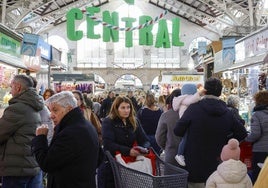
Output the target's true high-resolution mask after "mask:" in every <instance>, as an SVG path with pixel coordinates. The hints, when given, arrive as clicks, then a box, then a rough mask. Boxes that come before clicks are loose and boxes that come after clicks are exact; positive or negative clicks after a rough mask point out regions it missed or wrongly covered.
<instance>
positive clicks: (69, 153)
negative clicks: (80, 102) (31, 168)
mask: <svg viewBox="0 0 268 188" xmlns="http://www.w3.org/2000/svg"><path fill="white" fill-rule="evenodd" d="M32 145H33V152H34V154H35V157H36V160H37V162H38V164H39V165H40V167H41V169H42V170H43V171H45V172H48V188H74V187H75V188H95V187H96V182H95V174H96V168H97V161H98V151H99V143H98V135H97V132H96V130H95V128H94V127H93V125H91V124H90V123H89V122H88V121H87V120H85V118H84V115H83V113H82V111H81V110H80V109H79V108H78V107H77V108H75V109H73V110H71V111H70V112H69V113H67V114H66V115H65V116H64V118H63V119H62V120H61V122H60V124H59V125H57V126H56V127H55V133H54V136H53V138H52V141H51V144H50V146H49V147H48V144H47V139H46V136H44V135H39V136H37V137H35V138H34V139H33V141H32Z"/></svg>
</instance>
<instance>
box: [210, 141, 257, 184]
mask: <svg viewBox="0 0 268 188" xmlns="http://www.w3.org/2000/svg"><path fill="white" fill-rule="evenodd" d="M239 158H240V148H239V142H238V140H236V139H233V138H232V139H230V140H229V141H228V144H227V145H225V146H224V147H223V148H222V151H221V160H222V161H223V162H222V163H221V164H220V165H219V166H218V167H217V170H216V171H215V172H213V173H212V174H211V175H210V176H209V178H208V179H207V182H206V188H219V187H220V188H228V187H239V188H252V182H251V179H250V178H249V176H248V174H247V166H246V165H245V164H244V163H242V162H241V161H240V160H239Z"/></svg>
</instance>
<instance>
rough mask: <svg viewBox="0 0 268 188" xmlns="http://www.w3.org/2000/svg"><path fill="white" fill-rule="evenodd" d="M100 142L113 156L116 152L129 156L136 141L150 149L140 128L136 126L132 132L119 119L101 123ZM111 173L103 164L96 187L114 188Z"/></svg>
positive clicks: (108, 167) (107, 119)
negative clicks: (101, 141)
mask: <svg viewBox="0 0 268 188" xmlns="http://www.w3.org/2000/svg"><path fill="white" fill-rule="evenodd" d="M102 140H103V147H104V150H108V151H110V153H111V154H112V155H113V156H115V153H116V151H120V152H121V154H122V155H125V156H129V153H130V150H131V148H132V147H133V143H134V142H135V141H136V142H137V144H138V145H139V146H143V147H146V148H148V147H150V142H149V141H148V138H147V137H146V135H145V133H144V131H143V129H142V127H141V126H140V124H138V126H137V129H136V130H135V131H134V130H133V127H132V125H131V124H130V122H127V125H126V126H125V125H124V123H123V121H122V120H121V119H119V118H118V119H115V120H111V119H110V118H109V117H107V118H105V119H104V121H103V122H102ZM112 174H113V172H112V169H111V166H110V164H109V163H106V162H104V163H103V164H102V165H101V166H100V168H99V169H98V187H99V188H115V185H114V180H113V175H112Z"/></svg>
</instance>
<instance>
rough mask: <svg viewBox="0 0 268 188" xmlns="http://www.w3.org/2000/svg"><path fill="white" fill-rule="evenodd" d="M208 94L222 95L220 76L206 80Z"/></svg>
mask: <svg viewBox="0 0 268 188" xmlns="http://www.w3.org/2000/svg"><path fill="white" fill-rule="evenodd" d="M205 89H206V95H214V96H217V97H219V96H220V95H221V90H222V83H221V80H219V79H218V78H213V77H211V78H209V79H207V81H206V82H205Z"/></svg>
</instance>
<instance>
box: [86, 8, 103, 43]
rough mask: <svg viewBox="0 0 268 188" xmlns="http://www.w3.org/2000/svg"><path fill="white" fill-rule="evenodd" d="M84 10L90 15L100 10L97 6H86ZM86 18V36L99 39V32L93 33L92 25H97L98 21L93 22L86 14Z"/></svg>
mask: <svg viewBox="0 0 268 188" xmlns="http://www.w3.org/2000/svg"><path fill="white" fill-rule="evenodd" d="M86 10H87V12H88V13H89V14H90V15H91V16H93V15H94V14H95V13H98V12H100V8H99V7H87V8H86ZM86 20H87V38H90V39H99V38H100V37H101V36H100V34H95V33H94V27H95V25H98V24H99V23H97V22H95V21H94V20H92V19H91V18H90V17H88V16H87V17H86Z"/></svg>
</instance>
